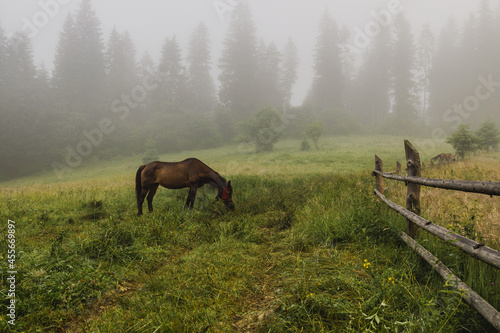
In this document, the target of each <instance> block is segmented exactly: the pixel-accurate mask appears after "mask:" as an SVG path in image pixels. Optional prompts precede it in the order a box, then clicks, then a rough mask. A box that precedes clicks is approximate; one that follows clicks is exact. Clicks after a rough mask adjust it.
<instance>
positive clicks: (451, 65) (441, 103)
mask: <svg viewBox="0 0 500 333" xmlns="http://www.w3.org/2000/svg"><path fill="white" fill-rule="evenodd" d="M458 36H459V35H458V28H457V25H456V23H455V21H454V20H452V19H450V20H448V22H447V24H446V25H445V27H444V28H443V30H442V31H441V34H440V35H439V38H438V42H437V48H436V54H435V56H434V58H433V63H432V70H431V73H430V87H429V89H430V98H429V102H430V104H429V116H430V117H431V119H432V123H433V124H434V126H446V127H448V126H449V125H450V123H448V122H447V121H446V120H445V119H444V117H446V114H445V112H446V110H447V109H449V108H451V107H452V106H453V104H454V103H457V102H460V101H462V100H463V94H462V93H461V92H457V83H458V82H460V81H461V80H460V77H459V76H458V73H459V67H458V66H459V65H458V64H457V62H456V61H451V59H456V58H457V55H458V54H460V53H459V52H458ZM451 125H455V124H451Z"/></svg>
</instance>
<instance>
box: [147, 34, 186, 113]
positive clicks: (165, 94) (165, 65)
mask: <svg viewBox="0 0 500 333" xmlns="http://www.w3.org/2000/svg"><path fill="white" fill-rule="evenodd" d="M158 72H160V73H161V77H162V82H161V84H160V87H159V88H158V89H156V90H154V91H153V96H154V99H155V106H156V110H157V112H159V113H177V112H184V111H185V109H186V103H187V75H186V68H185V67H184V65H183V63H182V52H181V48H180V46H179V43H178V42H177V39H176V37H175V36H174V37H172V38H171V39H169V38H167V39H166V40H165V43H164V44H163V49H162V53H161V59H160V63H159V65H158Z"/></svg>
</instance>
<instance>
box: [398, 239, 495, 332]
mask: <svg viewBox="0 0 500 333" xmlns="http://www.w3.org/2000/svg"><path fill="white" fill-rule="evenodd" d="M400 236H401V239H402V240H403V241H404V242H405V243H406V244H408V246H409V247H411V248H412V249H413V250H414V251H415V252H417V253H418V254H419V255H420V256H421V257H422V258H424V259H425V261H427V262H428V263H429V264H430V265H431V266H432V268H434V269H435V270H436V271H437V272H438V273H439V274H440V275H441V276H442V277H443V278H444V279H445V280H446V281H447V282H448V284H449V285H450V286H453V287H454V288H455V289H457V290H458V291H460V292H461V293H463V294H462V297H463V298H464V299H465V300H466V301H467V303H469V304H470V305H471V306H472V307H473V308H474V309H476V310H477V311H478V312H479V313H480V314H481V315H482V316H483V317H484V318H485V319H486V320H487V321H488V322H489V323H490V324H491V325H493V327H495V328H496V329H497V330H498V331H500V312H498V311H497V310H496V309H495V308H494V307H493V306H491V305H490V304H489V303H488V302H486V301H485V300H484V299H483V298H482V297H481V296H479V294H478V293H476V292H475V291H474V290H472V289H471V288H470V287H469V286H468V285H467V284H465V283H463V282H462V281H461V280H460V279H459V278H458V277H457V276H456V275H454V274H453V273H452V272H451V271H450V270H449V269H448V267H446V266H445V265H444V264H443V263H442V262H441V261H440V260H439V259H438V258H436V257H435V256H434V255H433V254H432V253H430V252H429V251H427V250H426V249H425V248H424V247H422V246H421V245H420V244H419V243H417V242H416V241H415V240H414V239H412V238H411V237H409V236H408V235H407V234H405V233H404V232H401V235H400Z"/></svg>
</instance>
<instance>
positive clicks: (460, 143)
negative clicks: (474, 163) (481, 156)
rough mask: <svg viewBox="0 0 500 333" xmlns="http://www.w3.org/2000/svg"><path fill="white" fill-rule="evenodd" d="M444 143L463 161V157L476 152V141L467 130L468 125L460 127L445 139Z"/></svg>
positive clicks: (472, 134)
mask: <svg viewBox="0 0 500 333" xmlns="http://www.w3.org/2000/svg"><path fill="white" fill-rule="evenodd" d="M446 142H447V143H449V144H451V145H452V146H453V149H455V152H456V154H457V155H458V156H459V157H460V158H462V159H464V157H465V155H467V154H468V153H472V152H474V151H476V149H477V144H478V139H477V137H476V136H475V135H474V133H472V132H471V131H470V130H469V125H460V126H459V127H458V130H456V131H455V132H453V133H451V136H449V137H448V138H447V139H446Z"/></svg>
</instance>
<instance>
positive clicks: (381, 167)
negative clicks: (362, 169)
mask: <svg viewBox="0 0 500 333" xmlns="http://www.w3.org/2000/svg"><path fill="white" fill-rule="evenodd" d="M375 170H377V171H380V172H382V173H383V172H384V163H383V162H382V160H381V159H380V157H378V156H377V155H375ZM374 176H375V181H376V184H377V185H376V186H377V190H378V191H379V192H380V193H382V194H383V193H384V178H383V177H382V176H381V175H380V174H378V173H377V174H374Z"/></svg>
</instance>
